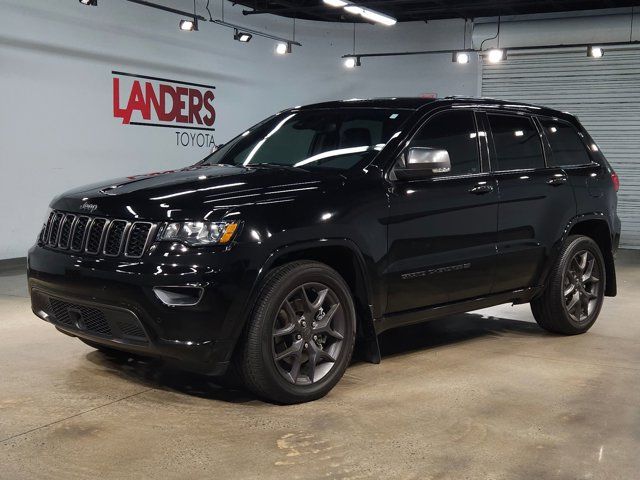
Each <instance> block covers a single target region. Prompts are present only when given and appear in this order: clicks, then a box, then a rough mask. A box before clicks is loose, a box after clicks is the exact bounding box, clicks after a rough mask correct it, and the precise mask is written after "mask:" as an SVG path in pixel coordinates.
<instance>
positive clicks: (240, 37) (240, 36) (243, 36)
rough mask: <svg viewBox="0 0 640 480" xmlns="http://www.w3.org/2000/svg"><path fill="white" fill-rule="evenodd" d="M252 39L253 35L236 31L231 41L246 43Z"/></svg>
mask: <svg viewBox="0 0 640 480" xmlns="http://www.w3.org/2000/svg"><path fill="white" fill-rule="evenodd" d="M252 38H253V35H251V34H250V33H244V32H239V31H238V30H236V31H235V33H234V34H233V39H234V40H237V41H239V42H242V43H247V42H249V41H250V40H251V39H252Z"/></svg>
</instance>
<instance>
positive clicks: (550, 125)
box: [540, 119, 591, 167]
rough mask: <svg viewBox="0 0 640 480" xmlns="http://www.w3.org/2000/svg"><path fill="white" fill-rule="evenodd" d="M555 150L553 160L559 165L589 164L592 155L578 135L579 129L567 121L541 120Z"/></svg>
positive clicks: (553, 150) (552, 148)
mask: <svg viewBox="0 0 640 480" xmlns="http://www.w3.org/2000/svg"><path fill="white" fill-rule="evenodd" d="M540 124H541V125H542V128H544V131H545V133H546V135H547V138H548V139H549V144H550V145H551V150H552V152H553V155H552V162H553V164H554V165H556V166H559V167H564V166H570V165H588V164H589V163H591V157H589V154H588V153H587V149H586V148H585V146H584V144H583V143H582V139H581V138H580V136H579V135H578V130H576V128H575V127H574V126H573V125H571V124H570V123H567V122H560V121H554V120H544V119H541V120H540Z"/></svg>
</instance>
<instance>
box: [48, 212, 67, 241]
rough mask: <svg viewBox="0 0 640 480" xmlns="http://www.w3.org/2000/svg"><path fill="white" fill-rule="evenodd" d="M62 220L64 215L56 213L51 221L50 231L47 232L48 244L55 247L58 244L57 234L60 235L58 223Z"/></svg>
mask: <svg viewBox="0 0 640 480" xmlns="http://www.w3.org/2000/svg"><path fill="white" fill-rule="evenodd" d="M63 218H64V213H60V212H56V214H55V216H54V217H53V220H52V221H51V231H50V232H49V239H48V244H49V245H50V246H52V247H55V246H56V245H57V244H58V234H59V233H60V223H62V220H63Z"/></svg>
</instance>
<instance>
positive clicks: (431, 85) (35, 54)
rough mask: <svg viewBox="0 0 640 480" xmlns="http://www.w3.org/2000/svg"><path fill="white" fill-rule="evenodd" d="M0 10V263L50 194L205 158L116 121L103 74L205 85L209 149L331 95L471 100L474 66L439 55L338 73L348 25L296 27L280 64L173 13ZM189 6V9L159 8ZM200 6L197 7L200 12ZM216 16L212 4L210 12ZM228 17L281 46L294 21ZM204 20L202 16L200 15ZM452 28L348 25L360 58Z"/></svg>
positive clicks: (10, 0)
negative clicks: (193, 27) (187, 26)
mask: <svg viewBox="0 0 640 480" xmlns="http://www.w3.org/2000/svg"><path fill="white" fill-rule="evenodd" d="M98 3H99V6H98V7H97V8H96V7H84V6H82V5H80V4H79V3H78V1H77V0H49V1H46V2H45V1H42V0H0V91H1V92H2V95H1V97H0V98H1V99H2V108H1V109H0V162H1V163H2V170H1V172H2V173H1V174H0V204H1V205H2V208H1V209H0V225H2V226H3V234H2V235H1V236H0V238H1V240H0V259H2V258H12V257H20V256H24V255H25V254H26V251H27V249H28V247H29V246H30V245H31V244H33V242H34V239H35V236H36V234H37V231H38V229H39V226H40V224H41V222H42V217H43V215H44V213H45V209H46V206H47V205H48V203H49V201H50V200H51V198H52V197H53V196H54V195H56V194H58V193H60V192H62V191H64V190H66V189H68V188H71V187H73V186H77V185H82V184H85V183H90V182H94V181H98V180H102V179H108V178H113V177H119V176H123V175H130V174H136V173H144V172H149V171H158V170H163V169H169V168H175V167H181V166H186V165H188V164H191V163H193V162H195V161H196V160H198V159H200V158H202V157H203V156H204V155H205V153H206V151H207V150H206V149H205V148H198V147H183V146H179V145H177V144H176V143H177V142H176V134H175V132H176V129H172V128H148V127H136V126H131V125H122V124H121V122H120V120H118V119H116V118H114V117H113V110H112V83H111V82H112V75H111V71H112V70H123V71H130V72H134V73H141V74H145V75H152V76H159V77H167V78H173V79H180V80H186V81H190V82H199V83H207V84H214V85H215V86H216V101H215V106H216V111H217V117H216V123H215V127H216V132H215V139H216V141H217V142H224V141H226V139H228V138H229V137H230V136H232V135H234V134H235V133H237V132H238V131H241V129H243V128H244V127H247V126H249V125H251V124H252V123H254V122H256V121H258V120H260V119H262V118H264V117H266V116H268V115H270V114H272V113H274V112H275V111H278V110H280V109H282V108H285V107H290V106H295V105H299V104H305V103H310V102H316V101H322V100H327V99H336V98H338V99H339V98H352V97H373V96H403V95H411V96H415V95H420V94H422V93H427V92H435V93H437V94H438V95H439V96H445V95H450V94H462V95H474V94H476V93H477V89H478V85H477V71H476V65H475V64H474V65H467V66H464V67H463V66H459V65H455V64H453V63H452V62H451V59H450V57H449V56H448V55H439V56H429V57H396V58H388V59H375V60H368V61H365V63H364V65H363V67H362V68H358V69H355V70H353V71H347V70H345V69H344V68H343V67H342V62H341V60H340V58H339V57H340V56H341V55H343V54H345V53H350V52H351V51H352V25H349V24H330V23H313V22H303V21H298V22H297V35H296V38H297V39H298V40H299V41H300V42H301V43H302V44H303V46H302V47H299V48H295V49H294V53H293V54H292V55H287V56H276V55H274V53H273V48H274V42H273V41H271V40H266V39H261V38H257V37H254V39H253V40H252V41H251V43H249V44H241V43H239V42H236V41H233V38H232V35H233V31H232V30H228V29H225V28H222V27H220V26H217V25H214V24H211V23H206V24H201V25H200V31H199V32H191V33H185V32H180V31H179V30H178V28H177V24H178V21H179V17H177V16H175V15H173V14H169V13H165V12H161V11H157V10H153V9H149V8H145V7H141V6H138V5H134V4H131V3H128V2H125V1H123V0H99V2H98ZM157 3H163V4H165V5H171V6H174V7H176V8H183V9H187V10H188V9H189V8H190V5H191V2H190V0H157ZM204 3H205V2H203V1H202V0H198V4H199V6H200V7H202V6H203V5H204ZM211 3H212V4H214V5H213V7H214V9H215V10H214V17H219V15H220V11H219V9H220V3H219V2H218V1H214V2H211ZM240 10H241V8H240V7H235V8H234V7H231V4H229V3H228V4H227V7H226V8H225V19H226V20H227V21H232V22H235V23H241V24H244V25H247V26H251V27H254V28H257V29H262V30H267V31H270V32H272V33H275V34H279V35H283V36H290V35H291V21H290V20H287V19H283V18H279V17H273V16H269V15H264V16H257V15H256V16H251V17H244V16H242V15H241V14H240ZM200 13H204V10H203V9H202V8H201V12H200ZM461 40H462V23H461V21H441V22H430V23H429V24H425V23H423V22H419V23H413V24H398V25H397V26H395V27H392V28H386V27H382V26H371V25H358V26H357V48H358V51H359V52H367V51H369V52H371V51H403V50H415V49H418V50H424V49H437V48H453V47H457V46H458V43H460V42H461Z"/></svg>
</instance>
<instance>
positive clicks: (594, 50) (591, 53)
mask: <svg viewBox="0 0 640 480" xmlns="http://www.w3.org/2000/svg"><path fill="white" fill-rule="evenodd" d="M603 55H604V50H603V49H602V47H594V46H593V45H589V46H588V47H587V57H591V58H602V56H603Z"/></svg>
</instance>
